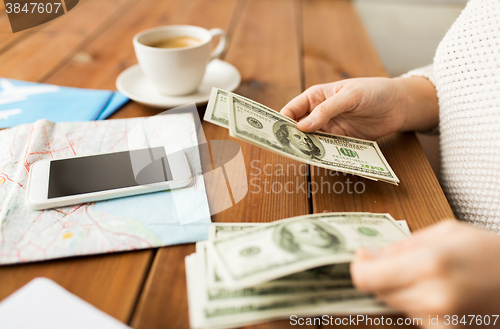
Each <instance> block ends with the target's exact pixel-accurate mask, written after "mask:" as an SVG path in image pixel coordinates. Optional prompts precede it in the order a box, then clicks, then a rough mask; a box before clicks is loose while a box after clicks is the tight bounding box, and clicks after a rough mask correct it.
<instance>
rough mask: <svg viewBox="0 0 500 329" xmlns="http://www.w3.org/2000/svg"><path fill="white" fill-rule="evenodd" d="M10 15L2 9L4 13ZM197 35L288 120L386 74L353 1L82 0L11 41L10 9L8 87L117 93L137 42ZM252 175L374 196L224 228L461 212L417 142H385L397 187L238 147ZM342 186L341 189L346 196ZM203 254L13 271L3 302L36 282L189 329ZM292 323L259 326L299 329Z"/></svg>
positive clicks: (108, 308)
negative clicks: (278, 171)
mask: <svg viewBox="0 0 500 329" xmlns="http://www.w3.org/2000/svg"><path fill="white" fill-rule="evenodd" d="M0 6H3V4H0ZM166 24H193V25H199V26H203V27H205V28H213V27H220V28H223V29H224V30H226V31H227V32H228V34H229V36H230V38H231V44H230V47H229V50H228V51H227V53H226V55H225V57H224V59H225V60H226V61H228V62H230V63H232V64H233V65H235V66H236V67H237V68H238V69H239V70H240V72H241V75H242V79H243V80H242V83H241V86H240V87H239V88H238V90H237V91H236V92H238V93H240V94H242V95H244V96H246V97H249V98H251V99H254V100H256V101H258V102H262V103H264V104H266V105H268V106H270V107H272V108H275V109H278V110H279V109H280V108H281V107H282V106H283V105H285V104H286V102H287V101H288V100H290V99H291V98H293V97H294V96H296V95H297V94H299V93H300V92H302V91H303V90H304V89H305V88H307V87H309V86H311V85H314V84H318V83H324V82H329V81H335V80H339V79H344V78H350V77H363V76H384V75H385V74H386V72H385V70H384V67H383V65H382V63H381V62H380V59H379V58H378V56H377V53H376V51H375V49H374V48H373V45H372V44H371V42H370V40H369V38H368V36H367V34H366V32H365V30H364V28H363V26H362V24H361V22H360V20H359V18H358V16H357V15H356V13H355V11H354V9H353V6H352V5H351V3H350V2H349V1H344V0H338V1H335V0H272V1H270V0H210V1H208V0H169V1H167V0H141V1H137V0H106V1H103V0H80V3H79V4H78V5H77V7H76V8H75V9H73V10H72V11H71V12H69V13H68V14H66V15H64V16H62V17H60V18H58V19H56V20H54V21H52V22H49V23H47V24H45V25H43V26H40V27H37V28H34V29H31V30H29V31H25V32H19V33H16V34H13V33H12V32H11V31H10V27H9V25H8V21H7V17H6V14H5V9H4V8H3V7H0V77H6V78H13V79H22V80H28V81H37V82H46V83H52V84H58V85H63V86H71V87H82V88H96V89H114V88H115V79H116V77H117V76H118V74H119V73H120V72H121V71H123V70H124V69H125V68H127V67H129V66H131V65H133V64H135V63H136V58H135V55H134V50H133V47H132V37H133V35H134V34H136V33H137V32H139V31H141V30H144V29H146V28H150V27H154V26H159V25H166ZM159 112H160V110H158V109H153V108H149V107H145V106H142V105H139V104H136V103H134V102H131V103H129V104H128V105H127V106H125V107H124V108H123V109H121V110H120V111H119V112H117V113H116V114H115V115H114V116H113V118H127V117H137V116H150V115H155V114H158V113H159ZM203 127H204V130H205V133H206V136H207V139H231V138H230V137H229V136H228V132H227V130H225V129H222V128H220V127H217V126H214V125H212V124H209V123H206V122H205V123H204V124H203ZM239 143H240V145H241V148H242V150H243V156H244V158H245V161H246V164H247V168H246V169H247V173H248V175H252V176H251V177H257V178H259V179H260V180H261V181H265V180H267V181H268V183H269V184H273V183H275V182H280V183H281V184H285V183H287V182H288V181H293V182H295V184H301V183H305V184H307V183H311V184H312V185H310V186H314V183H317V184H320V185H321V184H326V183H325V182H329V183H330V184H335V183H336V182H341V183H344V184H346V183H347V179H350V180H351V182H353V183H355V182H358V181H359V182H363V183H364V184H365V186H366V188H365V191H364V193H352V194H349V193H346V192H344V193H340V194H336V193H328V192H326V191H323V192H321V191H318V192H316V193H308V192H306V191H301V190H298V191H297V193H293V194H288V193H285V192H284V191H283V193H279V194H276V193H256V190H254V189H253V187H252V186H250V190H249V193H248V195H247V196H246V197H245V198H244V199H243V200H242V201H241V202H239V203H238V204H236V205H235V206H233V207H232V208H230V209H228V210H226V211H224V212H222V213H220V214H217V215H215V216H213V218H212V220H213V221H219V222H232V221H244V222H269V221H274V220H277V219H282V218H286V217H291V216H298V215H304V214H308V213H321V212H326V211H371V212H388V213H390V214H392V216H394V217H395V218H396V219H406V220H407V221H408V224H409V226H410V228H411V229H412V230H418V229H420V228H423V227H425V226H428V225H430V224H433V223H435V222H437V221H439V220H441V219H443V218H446V217H452V216H453V214H452V211H451V209H450V207H449V205H448V203H447V202H446V199H445V196H444V194H443V192H442V190H441V188H440V186H439V184H438V181H437V180H436V177H435V176H434V174H433V172H432V170H431V167H430V165H429V163H428V161H427V159H426V158H425V156H424V153H423V151H422V148H421V147H420V144H419V143H418V141H417V139H416V137H415V135H414V134H413V133H405V134H394V135H391V136H389V137H386V138H384V139H382V140H380V141H379V145H380V147H381V149H382V151H383V153H384V155H385V156H386V158H387V160H388V162H389V163H390V164H391V166H392V168H393V169H394V171H395V172H396V174H397V175H398V177H399V178H400V180H401V184H400V186H399V187H396V186H392V185H390V184H386V183H378V182H372V181H367V180H364V179H361V178H356V177H354V178H353V177H352V176H349V175H348V176H342V175H341V176H340V177H339V176H330V175H329V174H328V173H327V172H326V171H324V170H317V169H315V168H314V167H313V169H314V170H312V171H311V173H310V174H304V173H302V174H300V173H297V175H293V173H290V172H288V173H285V174H284V175H268V174H266V173H265V172H261V173H259V170H257V169H255V168H254V167H255V163H258V162H255V163H254V166H253V167H250V161H252V160H260V163H259V165H260V167H261V169H262V167H263V166H264V165H265V164H271V165H273V166H276V165H277V164H283V165H284V166H285V167H287V165H295V166H300V163H297V162H294V161H292V160H289V159H287V158H284V157H282V156H278V155H275V154H273V153H270V152H268V151H265V150H262V149H260V148H258V147H254V146H251V145H249V144H247V143H244V142H239ZM339 186H340V185H339ZM193 251H194V245H193V244H189V245H180V246H173V247H166V248H159V249H154V250H143V251H133V252H125V253H118V254H108V255H101V256H88V257H79V258H70V259H64V260H57V261H47V262H39V263H31V264H25V265H14V266H4V267H1V268H0V299H3V298H5V297H6V296H8V295H9V294H11V293H12V292H14V291H15V290H17V289H18V288H20V287H21V286H22V285H24V284H26V283H27V282H28V281H30V280H31V279H33V278H34V277H38V276H43V277H48V278H50V279H52V280H54V281H56V282H57V283H58V284H60V285H62V286H63V287H64V288H66V289H67V290H69V291H70V292H72V293H73V294H76V295H77V296H80V297H81V298H83V299H84V300H86V301H88V302H89V303H91V304H93V305H95V306H96V307H97V308H99V309H101V310H103V311H104V312H106V313H108V314H110V315H112V316H113V317H115V318H117V319H119V320H120V321H123V322H124V323H127V324H130V325H131V326H132V327H134V328H148V329H151V328H186V327H188V326H189V324H188V310H187V296H186V281H185V270H184V257H185V256H186V255H188V254H190V253H192V252H193ZM289 326H290V324H289V322H288V321H287V320H282V321H275V322H271V323H268V324H263V325H260V326H256V327H259V328H267V327H280V328H281V327H289Z"/></svg>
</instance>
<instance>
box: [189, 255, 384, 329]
mask: <svg viewBox="0 0 500 329" xmlns="http://www.w3.org/2000/svg"><path fill="white" fill-rule="evenodd" d="M203 258H204V256H203V253H201V252H200V251H199V250H197V252H196V253H195V254H192V255H190V256H188V257H186V277H187V286H188V299H189V315H190V323H191V327H192V328H229V327H236V326H242V325H248V324H254V323H259V322H263V321H266V320H272V319H279V318H283V317H288V316H290V314H297V315H299V316H314V315H321V314H332V315H333V314H334V315H345V314H358V313H359V314H380V313H390V312H391V310H390V309H388V308H386V307H385V306H384V305H382V304H380V303H379V302H377V301H376V300H374V299H373V298H372V297H371V296H369V295H367V294H366V293H362V292H359V291H356V290H355V289H353V288H346V287H333V288H327V289H321V290H318V289H317V287H316V286H311V287H309V290H308V289H307V288H308V287H305V286H303V287H299V288H296V289H295V290H294V291H293V290H292V291H290V290H283V289H280V288H277V289H272V288H261V287H262V286H256V287H253V288H248V289H243V290H241V291H237V290H236V291H235V290H233V291H231V290H217V291H215V292H214V291H211V290H210V289H208V287H207V286H206V266H205V265H204V259H203Z"/></svg>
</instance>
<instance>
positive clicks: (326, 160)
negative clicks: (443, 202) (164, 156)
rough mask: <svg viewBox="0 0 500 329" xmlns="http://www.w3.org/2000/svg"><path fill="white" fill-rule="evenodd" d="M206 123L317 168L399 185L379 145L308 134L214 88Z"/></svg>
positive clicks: (265, 109) (284, 119) (278, 116)
mask: <svg viewBox="0 0 500 329" xmlns="http://www.w3.org/2000/svg"><path fill="white" fill-rule="evenodd" d="M204 120H205V121H208V122H211V123H213V124H216V125H219V126H222V127H225V128H228V129H229V133H230V135H231V136H233V137H235V138H239V139H242V140H244V141H247V142H249V143H252V144H255V145H257V146H259V147H262V148H265V149H267V150H270V151H272V152H275V153H278V154H281V155H284V156H287V157H289V158H292V159H295V160H298V161H302V162H305V163H308V164H311V165H314V166H318V167H323V168H326V169H331V170H337V171H341V172H345V173H349V174H353V175H358V176H362V177H365V178H368V179H371V180H380V181H384V182H387V183H391V184H395V185H398V183H399V179H398V178H397V177H396V174H394V172H393V170H392V168H391V167H390V166H389V164H388V163H387V161H386V160H385V158H384V155H383V154H382V152H381V151H380V149H379V147H378V145H377V143H376V142H373V141H367V140H362V139H357V138H350V137H345V136H337V135H332V134H327V133H324V132H315V133H310V134H308V133H304V132H302V131H300V130H299V129H297V128H296V125H297V122H296V121H294V120H292V119H290V118H289V117H286V116H284V115H282V114H280V113H279V112H277V111H274V110H272V109H270V108H268V107H267V106H264V105H262V104H259V103H257V102H254V101H252V100H250V99H248V98H245V97H243V96H240V95H237V94H234V93H231V92H228V91H225V90H221V89H217V88H213V89H212V93H211V95H210V100H209V102H208V105H207V111H206V112H205V117H204Z"/></svg>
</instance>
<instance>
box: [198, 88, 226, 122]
mask: <svg viewBox="0 0 500 329" xmlns="http://www.w3.org/2000/svg"><path fill="white" fill-rule="evenodd" d="M228 94H229V92H228V91H225V90H222V89H218V88H212V93H211V94H210V99H209V100H208V104H207V110H206V111H205V116H204V117H203V120H205V121H208V122H211V123H213V124H215V125H218V126H221V127H223V128H227V129H229V112H228V108H227V106H228V103H227V96H228Z"/></svg>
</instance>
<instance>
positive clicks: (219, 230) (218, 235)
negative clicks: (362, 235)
mask: <svg viewBox="0 0 500 329" xmlns="http://www.w3.org/2000/svg"><path fill="white" fill-rule="evenodd" d="M396 223H398V225H399V226H400V227H401V228H402V229H403V230H404V231H405V232H406V233H408V234H410V233H411V231H410V228H409V226H408V223H407V222H406V220H404V219H402V220H396ZM269 224H270V223H262V222H259V223H210V228H209V231H208V232H209V233H208V239H209V240H217V239H222V238H225V237H228V236H235V235H238V234H240V233H242V232H244V231H246V230H249V229H254V228H258V227H262V226H265V225H269Z"/></svg>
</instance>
